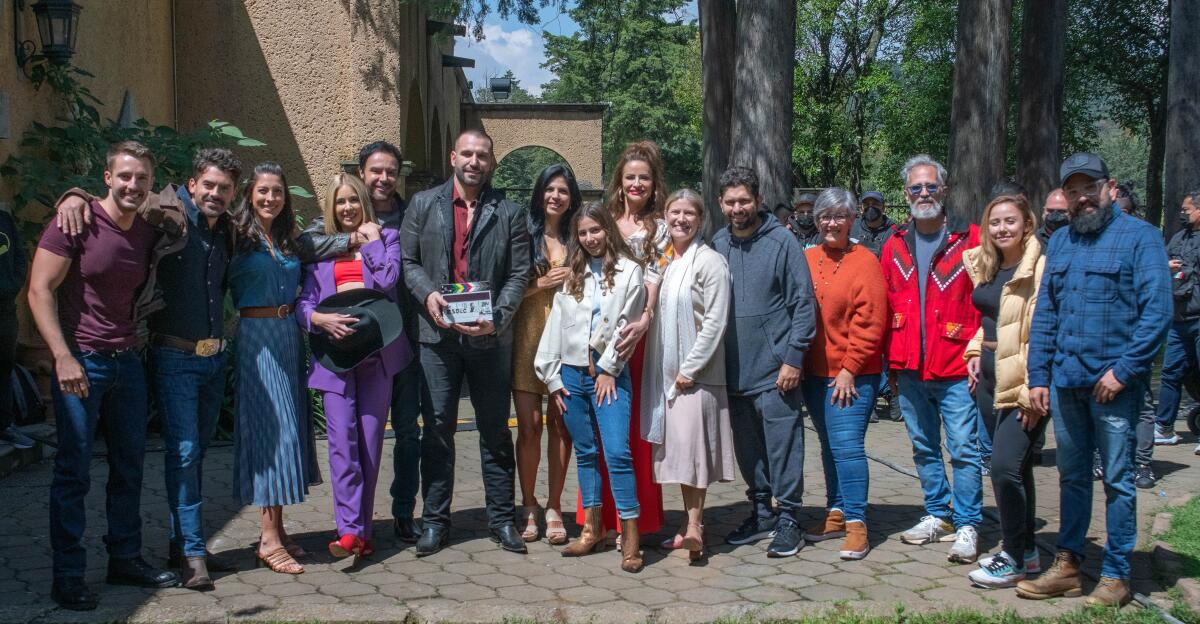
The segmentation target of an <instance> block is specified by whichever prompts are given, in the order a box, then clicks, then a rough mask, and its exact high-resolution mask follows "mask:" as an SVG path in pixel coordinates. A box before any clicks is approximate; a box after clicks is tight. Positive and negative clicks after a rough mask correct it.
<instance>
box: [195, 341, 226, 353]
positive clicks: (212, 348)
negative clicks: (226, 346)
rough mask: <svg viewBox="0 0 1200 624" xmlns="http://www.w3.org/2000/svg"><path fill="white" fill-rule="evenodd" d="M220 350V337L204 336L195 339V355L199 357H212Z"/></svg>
mask: <svg viewBox="0 0 1200 624" xmlns="http://www.w3.org/2000/svg"><path fill="white" fill-rule="evenodd" d="M220 351H221V339H220V338H205V339H203V340H197V341H196V355H198V356H200V357H212V356H214V355H216V354H217V353H220Z"/></svg>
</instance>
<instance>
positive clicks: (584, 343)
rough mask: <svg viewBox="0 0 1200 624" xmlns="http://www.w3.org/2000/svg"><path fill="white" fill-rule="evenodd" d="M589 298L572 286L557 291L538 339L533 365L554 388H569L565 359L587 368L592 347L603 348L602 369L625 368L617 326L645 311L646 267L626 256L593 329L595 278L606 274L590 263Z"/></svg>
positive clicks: (586, 282) (602, 295)
mask: <svg viewBox="0 0 1200 624" xmlns="http://www.w3.org/2000/svg"><path fill="white" fill-rule="evenodd" d="M584 270H585V271H586V274H585V275H584V279H583V298H582V299H580V300H578V301H576V300H575V297H574V296H573V295H571V294H570V293H568V292H566V285H565V284H564V285H563V289H562V290H560V291H559V292H557V293H555V295H554V304H553V307H552V308H551V309H550V318H549V319H547V320H546V329H545V330H543V331H542V339H541V341H539V342H538V349H537V355H536V356H534V358H533V368H534V371H535V372H536V373H537V376H538V379H541V380H542V383H544V384H546V388H547V389H548V390H549V391H550V392H556V391H558V390H561V389H562V387H563V384H562V376H561V374H560V372H561V370H562V366H563V364H566V365H568V366H580V367H586V366H587V365H588V352H589V351H590V350H592V349H595V350H596V351H597V352H598V353H600V360H599V361H597V362H595V365H596V368H597V369H599V370H603V371H604V372H606V373H608V374H610V375H612V376H614V377H616V376H617V375H620V374H621V370H622V369H623V368H624V367H625V361H624V360H621V359H620V358H618V357H617V340H616V339H615V336H616V335H617V331H618V330H620V329H621V328H622V327H624V326H625V325H626V324H627V323H629V321H630V320H631V319H634V318H637V317H639V316H641V314H642V308H643V307H644V306H645V302H646V286H645V284H644V283H643V277H642V267H641V266H640V265H639V264H638V263H636V262H634V261H633V260H630V259H629V258H624V257H622V258H621V259H619V260H618V261H617V265H616V274H615V275H613V288H612V290H608V289H606V288H603V287H601V288H600V319H599V322H597V323H596V329H595V330H593V331H590V332H589V331H587V329H588V328H589V327H591V324H592V299H591V293H592V289H593V282H594V280H597V279H601V278H602V276H599V275H595V274H594V273H592V269H591V264H590V263H589V264H587V265H585V269H584Z"/></svg>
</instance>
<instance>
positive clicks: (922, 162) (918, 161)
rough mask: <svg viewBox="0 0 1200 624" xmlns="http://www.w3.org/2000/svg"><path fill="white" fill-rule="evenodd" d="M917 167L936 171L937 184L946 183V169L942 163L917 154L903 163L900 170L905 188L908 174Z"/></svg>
mask: <svg viewBox="0 0 1200 624" xmlns="http://www.w3.org/2000/svg"><path fill="white" fill-rule="evenodd" d="M917 167H933V168H934V169H937V177H938V184H945V183H946V168H945V167H943V166H942V163H940V162H938V161H936V160H934V159H933V157H932V156H930V155H929V154H917V155H916V156H913V157H912V158H909V159H908V160H907V161H906V162H905V163H904V167H903V168H901V169H900V177H901V178H902V179H903V180H904V185H905V186H908V174H909V173H911V172H912V170H913V169H916V168H917Z"/></svg>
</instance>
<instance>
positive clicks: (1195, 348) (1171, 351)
mask: <svg viewBox="0 0 1200 624" xmlns="http://www.w3.org/2000/svg"><path fill="white" fill-rule="evenodd" d="M1197 324H1198V322H1197V321H1176V322H1175V323H1172V324H1171V330H1170V332H1168V333H1167V352H1166V353H1165V354H1164V355H1163V364H1162V384H1161V385H1160V386H1159V387H1158V413H1157V414H1156V416H1155V422H1156V423H1157V424H1158V426H1160V427H1174V426H1175V417H1176V415H1178V413H1179V399H1180V397H1182V396H1183V380H1184V379H1185V378H1186V377H1187V376H1188V375H1189V374H1190V373H1193V372H1194V371H1195V370H1196V368H1197V367H1198V366H1200V328H1198V327H1197Z"/></svg>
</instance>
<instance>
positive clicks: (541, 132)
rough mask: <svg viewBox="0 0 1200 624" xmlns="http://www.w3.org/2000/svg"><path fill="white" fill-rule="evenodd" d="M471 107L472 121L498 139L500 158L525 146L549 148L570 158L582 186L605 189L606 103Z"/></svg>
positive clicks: (498, 158)
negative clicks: (598, 104)
mask: <svg viewBox="0 0 1200 624" xmlns="http://www.w3.org/2000/svg"><path fill="white" fill-rule="evenodd" d="M468 110H469V112H470V115H469V116H470V121H469V123H471V124H474V125H478V126H480V127H482V128H483V129H484V130H485V131H487V133H488V134H489V135H490V136H491V137H492V140H493V141H495V143H496V145H495V152H496V160H497V161H500V160H503V159H504V157H505V156H507V155H508V154H509V153H510V152H512V151H513V150H516V149H520V148H522V147H528V146H531V145H537V146H541V147H547V148H550V149H552V150H554V151H555V152H558V154H559V155H560V156H562V157H563V158H564V159H565V160H566V161H567V164H569V165H570V166H571V169H572V170H573V171H574V172H575V177H576V179H578V180H579V183H580V184H581V185H583V184H584V183H585V182H586V183H587V184H590V185H591V186H592V188H596V189H600V188H604V180H603V172H602V169H603V164H604V163H603V158H602V154H601V150H602V145H601V133H602V131H603V110H604V108H603V106H594V105H580V106H563V107H557V106H554V105H537V104H533V105H503V104H501V105H492V104H480V105H475V106H472V107H469V109H468Z"/></svg>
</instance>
